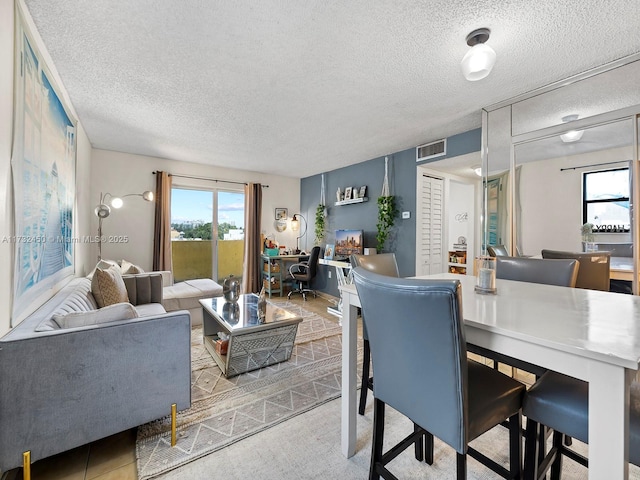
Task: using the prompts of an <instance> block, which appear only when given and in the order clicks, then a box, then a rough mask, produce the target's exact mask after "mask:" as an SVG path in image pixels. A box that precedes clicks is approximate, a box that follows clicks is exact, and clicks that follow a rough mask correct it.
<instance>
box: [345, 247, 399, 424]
mask: <svg viewBox="0 0 640 480" xmlns="http://www.w3.org/2000/svg"><path fill="white" fill-rule="evenodd" d="M350 261H351V267H352V268H356V267H362V268H366V269H367V270H369V271H370V272H375V273H379V274H380V275H386V276H388V277H396V278H397V277H399V276H400V272H399V271H398V262H397V261H396V254H395V253H380V254H377V255H359V254H355V253H354V254H352V255H351V258H350ZM362 338H363V340H364V342H363V343H364V352H363V359H362V376H361V384H360V403H359V405H358V413H359V414H360V415H364V409H365V406H366V404H367V392H368V391H369V390H373V377H371V376H370V375H369V366H370V365H369V364H370V363H371V347H370V345H369V336H368V335H367V329H366V328H365V327H364V324H363V327H362Z"/></svg>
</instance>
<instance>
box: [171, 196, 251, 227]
mask: <svg viewBox="0 0 640 480" xmlns="http://www.w3.org/2000/svg"><path fill="white" fill-rule="evenodd" d="M212 219H213V192H208V191H203V190H187V189H182V188H173V189H172V190H171V223H187V222H200V221H201V222H202V223H209V222H211V221H212ZM218 222H219V223H225V222H226V223H230V224H232V225H235V226H236V227H238V228H243V225H244V193H242V192H223V191H219V192H218Z"/></svg>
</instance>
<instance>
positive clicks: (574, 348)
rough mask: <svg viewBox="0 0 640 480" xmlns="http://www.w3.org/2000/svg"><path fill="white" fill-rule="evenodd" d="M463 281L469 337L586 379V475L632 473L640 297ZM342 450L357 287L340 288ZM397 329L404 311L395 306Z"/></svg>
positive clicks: (351, 420) (352, 403)
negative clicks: (491, 291) (632, 390)
mask: <svg viewBox="0 0 640 480" xmlns="http://www.w3.org/2000/svg"><path fill="white" fill-rule="evenodd" d="M417 278H425V279H428V278H433V279H452V280H459V281H460V282H461V284H462V303H463V306H462V312H463V317H464V322H465V335H466V339H467V343H469V344H473V345H477V346H479V347H482V348H486V349H489V350H491V351H494V352H497V353H500V354H504V355H507V356H510V357H513V358H516V359H519V360H522V361H524V362H529V363H532V364H534V365H539V366H541V367H543V368H547V369H550V370H555V371H557V372H560V373H564V374H566V375H570V376H572V377H575V378H579V379H582V380H585V381H587V382H589V479H591V480H593V479H606V480H613V479H622V480H626V479H628V476H629V464H628V458H629V441H628V412H629V387H630V384H631V382H632V380H633V379H634V378H635V375H636V371H637V370H638V367H639V366H640V297H638V296H633V295H624V294H618V293H610V292H601V291H595V290H584V289H577V288H567V287H556V286H550V285H541V284H535V283H526V282H515V281H509V280H497V282H496V286H497V294H495V295H481V294H477V293H475V292H474V286H475V277H473V276H471V275H456V274H437V275H428V276H421V277H417ZM340 289H341V292H342V299H343V311H342V336H343V344H342V345H343V346H342V354H343V355H342V412H341V415H342V426H341V428H342V432H341V443H342V453H343V454H344V455H345V456H346V457H351V456H352V455H353V454H354V453H355V447H356V418H357V417H356V415H357V413H356V388H357V382H356V376H357V373H356V358H357V344H356V340H357V338H356V337H357V328H356V325H357V308H356V307H359V306H361V305H360V300H359V298H358V293H357V291H356V286H355V285H352V284H351V285H344V286H342V287H341V288H340ZM389 320H390V321H397V322H398V324H399V327H400V326H401V322H402V310H401V309H400V310H399V311H398V318H394V319H389Z"/></svg>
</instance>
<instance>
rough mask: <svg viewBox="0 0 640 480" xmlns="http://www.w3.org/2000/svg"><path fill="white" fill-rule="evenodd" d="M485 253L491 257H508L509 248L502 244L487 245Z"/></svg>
mask: <svg viewBox="0 0 640 480" xmlns="http://www.w3.org/2000/svg"><path fill="white" fill-rule="evenodd" d="M487 253H488V254H489V256H491V257H508V256H509V250H507V247H505V246H504V245H487Z"/></svg>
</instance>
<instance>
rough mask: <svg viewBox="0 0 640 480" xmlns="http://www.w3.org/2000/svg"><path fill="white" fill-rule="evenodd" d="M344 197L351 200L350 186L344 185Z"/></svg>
mask: <svg viewBox="0 0 640 480" xmlns="http://www.w3.org/2000/svg"><path fill="white" fill-rule="evenodd" d="M344 199H345V200H351V187H346V188H345V189H344Z"/></svg>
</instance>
